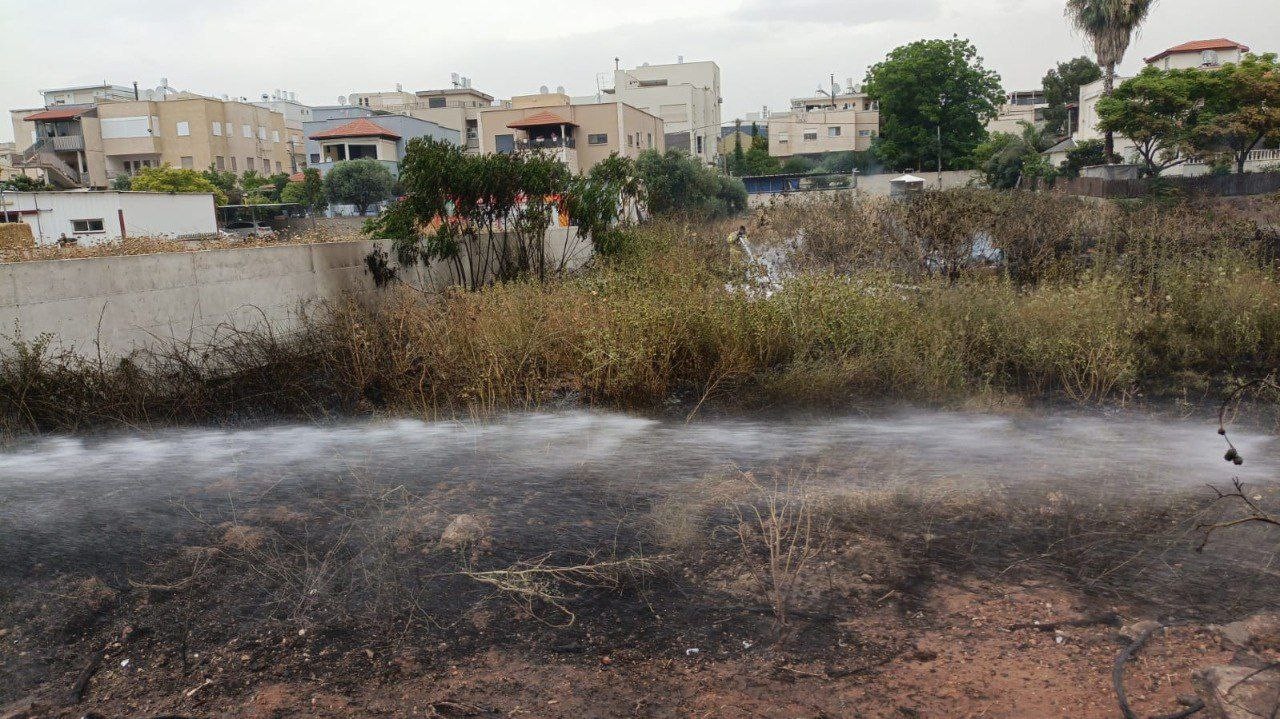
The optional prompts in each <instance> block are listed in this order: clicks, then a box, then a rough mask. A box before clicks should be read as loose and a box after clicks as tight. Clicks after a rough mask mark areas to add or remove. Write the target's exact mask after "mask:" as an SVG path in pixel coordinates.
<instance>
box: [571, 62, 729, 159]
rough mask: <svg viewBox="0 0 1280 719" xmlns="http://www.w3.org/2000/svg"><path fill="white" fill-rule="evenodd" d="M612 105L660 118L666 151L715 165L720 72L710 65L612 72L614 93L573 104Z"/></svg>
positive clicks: (643, 67) (609, 90)
mask: <svg viewBox="0 0 1280 719" xmlns="http://www.w3.org/2000/svg"><path fill="white" fill-rule="evenodd" d="M613 100H617V101H620V102H624V103H626V104H628V105H630V106H632V107H635V108H638V109H640V110H642V111H644V112H647V113H650V114H652V115H657V116H658V117H660V118H662V123H663V126H664V128H665V135H666V147H667V149H669V150H670V149H679V150H684V151H686V152H688V153H689V154H691V155H693V156H694V157H697V158H699V159H701V160H702V161H703V162H706V163H707V164H715V163H716V156H717V154H718V153H719V151H720V125H721V121H720V106H721V104H722V103H723V102H724V100H723V98H722V97H721V95H720V66H719V65H717V64H716V63H715V62H712V61H710V60H702V61H694V62H685V61H684V58H683V57H681V58H680V59H679V60H678V61H677V62H675V63H670V64H662V65H650V64H649V63H645V64H643V65H641V66H639V67H634V68H631V69H629V70H623V69H616V70H614V73H613V87H612V88H607V89H602V90H601V92H600V93H598V94H597V95H596V96H587V97H585V98H575V100H574V104H599V103H602V102H605V101H613Z"/></svg>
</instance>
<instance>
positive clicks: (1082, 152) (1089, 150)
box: [1058, 140, 1115, 179]
mask: <svg viewBox="0 0 1280 719" xmlns="http://www.w3.org/2000/svg"><path fill="white" fill-rule="evenodd" d="M1114 161H1115V158H1108V157H1107V146H1106V144H1105V143H1103V141H1102V140H1081V141H1080V142H1078V143H1076V146H1075V147H1073V148H1071V149H1070V150H1067V159H1065V160H1063V161H1062V164H1061V165H1059V166H1058V173H1059V174H1061V175H1062V176H1063V177H1070V178H1073V179H1074V178H1076V177H1079V176H1080V170H1082V169H1084V168H1086V167H1092V166H1093V165H1106V164H1110V163H1112V162H1114Z"/></svg>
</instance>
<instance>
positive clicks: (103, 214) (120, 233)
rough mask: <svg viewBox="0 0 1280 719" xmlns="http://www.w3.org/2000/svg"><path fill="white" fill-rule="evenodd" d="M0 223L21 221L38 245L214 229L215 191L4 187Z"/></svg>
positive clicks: (201, 232) (89, 242)
mask: <svg viewBox="0 0 1280 719" xmlns="http://www.w3.org/2000/svg"><path fill="white" fill-rule="evenodd" d="M0 203H3V204H0V222H25V223H27V224H28V225H30V226H31V234H32V235H34V236H35V239H36V242H37V243H38V244H42V245H52V244H56V243H57V242H58V241H60V240H63V239H64V238H65V239H66V240H73V241H75V242H76V243H77V244H80V245H99V244H103V243H105V242H114V241H117V240H120V239H122V238H124V237H161V236H164V237H188V236H193V235H212V234H214V233H216V232H217V231H218V225H217V220H216V217H215V215H214V201H213V195H210V194H199V193H179V194H172V193H168V192H103V191H96V192H5V193H3V195H0Z"/></svg>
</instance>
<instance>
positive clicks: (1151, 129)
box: [1098, 67, 1203, 177]
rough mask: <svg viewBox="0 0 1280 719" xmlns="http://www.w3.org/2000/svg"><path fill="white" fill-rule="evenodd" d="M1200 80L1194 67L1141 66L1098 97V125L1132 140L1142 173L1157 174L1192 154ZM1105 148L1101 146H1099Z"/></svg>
mask: <svg viewBox="0 0 1280 719" xmlns="http://www.w3.org/2000/svg"><path fill="white" fill-rule="evenodd" d="M1202 80H1203V75H1201V71H1200V70H1161V69H1159V68H1156V67H1147V68H1145V69H1143V71H1142V72H1140V73H1138V74H1137V76H1135V77H1132V78H1130V79H1128V80H1125V81H1124V82H1123V83H1121V84H1120V87H1118V88H1116V89H1115V90H1114V91H1113V92H1112V94H1111V95H1110V96H1109V97H1104V98H1101V99H1099V100H1098V117H1099V118H1100V121H1099V123H1098V127H1100V128H1101V129H1102V130H1103V131H1104V132H1107V133H1120V134H1121V135H1123V136H1124V137H1126V138H1128V139H1129V141H1130V142H1132V143H1133V145H1134V148H1135V150H1136V152H1137V153H1138V156H1139V157H1140V158H1141V161H1142V174H1143V175H1145V176H1148V177H1157V176H1159V174H1160V173H1161V172H1163V171H1164V170H1166V169H1168V168H1170V167H1173V166H1175V165H1181V164H1182V163H1184V162H1186V161H1187V160H1188V159H1189V158H1190V157H1192V156H1194V155H1195V154H1196V150H1195V147H1194V145H1193V142H1192V140H1193V138H1194V137H1195V136H1196V135H1197V133H1198V128H1197V125H1198V124H1199V122H1200V109H1201V108H1200V103H1199V101H1198V100H1197V94H1198V93H1199V92H1200V90H1199V89H1198V87H1199V86H1200V84H1201V82H1202ZM1106 149H1107V148H1106V147H1105V146H1104V151H1105V150H1106Z"/></svg>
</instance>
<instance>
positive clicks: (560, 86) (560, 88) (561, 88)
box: [556, 85, 564, 95]
mask: <svg viewBox="0 0 1280 719" xmlns="http://www.w3.org/2000/svg"><path fill="white" fill-rule="evenodd" d="M556 92H558V93H560V94H561V95H563V94H564V85H556Z"/></svg>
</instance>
